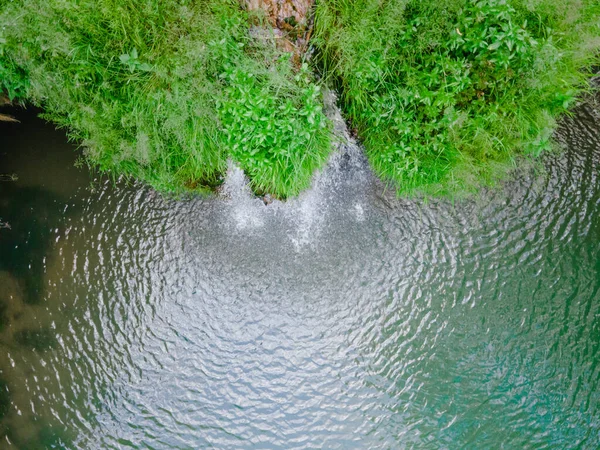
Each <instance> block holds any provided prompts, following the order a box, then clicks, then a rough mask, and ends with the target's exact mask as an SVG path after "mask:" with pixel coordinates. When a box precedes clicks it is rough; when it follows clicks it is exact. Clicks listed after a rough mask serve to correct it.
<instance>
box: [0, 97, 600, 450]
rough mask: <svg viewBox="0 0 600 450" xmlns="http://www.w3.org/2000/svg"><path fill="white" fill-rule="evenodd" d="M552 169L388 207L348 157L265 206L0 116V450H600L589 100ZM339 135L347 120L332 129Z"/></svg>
mask: <svg viewBox="0 0 600 450" xmlns="http://www.w3.org/2000/svg"><path fill="white" fill-rule="evenodd" d="M599 103H600V101H599V99H598V98H596V99H590V100H588V101H587V102H586V103H584V104H582V105H580V106H578V107H577V108H576V110H575V114H574V116H573V118H567V119H565V120H564V121H563V123H562V125H561V128H560V130H559V131H558V133H557V140H558V141H559V142H561V143H562V144H563V146H564V147H565V150H564V152H562V153H560V154H549V155H547V156H546V157H545V159H544V164H543V166H544V169H543V170H542V169H541V168H538V170H536V171H533V170H521V171H519V172H518V173H515V175H514V176H513V178H512V179H511V180H509V181H507V182H506V183H505V184H504V185H503V186H501V187H499V188H498V189H495V190H493V191H485V192H482V193H480V194H479V195H477V196H476V197H474V198H471V199H468V200H463V201H459V202H454V203H452V202H450V201H446V200H430V201H429V202H422V201H418V200H414V201H413V200H406V199H397V198H396V197H395V194H394V193H393V192H391V191H390V190H386V189H385V188H384V187H383V186H382V185H381V183H379V182H378V181H376V180H375V179H374V177H372V176H371V174H370V172H369V170H368V167H367V165H366V164H365V161H364V159H363V157H362V155H361V153H360V150H359V149H358V147H357V146H356V145H353V144H352V143H351V142H350V143H343V142H342V144H340V145H339V148H338V153H337V154H336V156H335V157H334V158H333V159H332V161H331V163H330V166H329V167H328V168H327V169H326V170H325V172H324V173H323V174H321V175H319V176H317V178H316V180H315V185H314V187H313V188H312V189H311V190H310V191H309V192H306V193H305V194H303V196H301V198H300V199H297V200H294V201H292V202H290V203H289V204H285V205H284V204H280V203H278V202H275V203H272V204H270V205H268V206H265V205H264V204H263V202H262V201H261V200H259V199H255V198H252V197H251V196H250V195H249V194H248V193H247V191H246V189H245V187H244V178H243V174H241V173H240V172H239V171H237V170H236V169H235V167H232V168H231V170H230V173H229V176H228V179H227V183H226V185H225V187H224V188H223V190H222V195H221V196H220V197H218V198H211V199H203V198H196V199H184V200H175V199H165V198H162V197H161V196H160V195H158V194H156V193H154V192H153V191H152V190H151V189H148V188H146V187H141V186H138V185H126V184H125V183H122V182H118V183H116V184H115V183H113V182H111V181H108V180H106V179H104V178H101V177H96V176H92V175H90V173H89V171H88V170H87V169H86V168H77V167H75V166H74V165H73V163H74V161H75V159H76V156H77V151H76V147H75V146H73V145H71V144H68V143H67V141H66V139H65V136H64V133H62V132H60V131H55V130H54V128H53V127H52V126H51V125H48V124H45V123H44V122H43V121H41V120H40V119H37V118H36V117H35V113H34V112H32V111H16V112H15V113H16V114H17V116H18V117H19V119H20V120H21V123H20V124H6V123H3V124H0V136H1V144H0V173H2V174H11V173H15V174H17V175H18V180H17V181H0V222H7V223H8V225H9V226H10V229H9V228H1V229H0V418H1V419H0V437H1V441H0V442H1V443H0V448H7V449H12V448H15V449H27V450H30V449H46V448H65V449H198V448H210V447H214V448H220V449H226V448H265V449H275V448H282V449H284V448H285V449H287V448H343V449H347V448H382V449H388V448H419V449H421V448H423V449H428V448H431V449H438V448H511V449H512V448H519V449H521V448H535V449H540V448H590V449H592V448H598V447H600V387H599V381H600V180H599V179H598V175H599V174H600V107H599ZM337 129H338V132H339V134H340V136H341V137H340V139H341V140H342V141H343V140H344V132H343V126H342V125H341V124H340V123H339V122H338V128H337Z"/></svg>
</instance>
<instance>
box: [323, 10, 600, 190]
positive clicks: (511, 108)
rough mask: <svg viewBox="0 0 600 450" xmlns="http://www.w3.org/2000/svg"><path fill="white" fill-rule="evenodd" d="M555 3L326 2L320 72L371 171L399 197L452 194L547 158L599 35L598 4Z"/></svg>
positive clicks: (594, 55)
mask: <svg viewBox="0 0 600 450" xmlns="http://www.w3.org/2000/svg"><path fill="white" fill-rule="evenodd" d="M557 3H559V2H555V1H553V0H539V1H535V2H534V1H531V2H525V1H523V2H522V1H517V0H515V1H507V0H482V1H468V0H436V1H432V0H424V1H416V0H415V1H402V0H395V1H394V0H392V1H390V2H386V3H381V2H378V1H375V0H360V1H356V2H346V1H343V0H323V1H321V2H320V3H319V5H318V7H317V11H316V26H317V27H316V33H315V34H316V41H315V42H316V45H317V46H318V49H319V51H320V60H319V64H320V67H321V70H322V71H323V74H324V76H325V77H327V78H329V79H330V80H333V82H335V83H336V84H337V86H338V88H339V89H340V90H341V91H342V105H343V109H344V111H345V112H346V114H347V115H348V117H349V119H350V120H351V122H352V124H353V126H354V127H355V128H356V130H357V132H358V134H359V136H360V137H361V138H362V139H363V141H364V144H365V148H366V151H367V155H368V157H369V160H370V162H371V164H372V166H373V168H374V169H375V171H376V172H377V173H378V174H379V175H380V176H382V177H383V178H384V179H387V180H389V181H391V182H393V183H394V184H395V185H396V186H398V188H399V190H400V191H401V192H415V191H416V190H419V191H426V192H435V193H439V192H452V191H456V190H462V189H465V188H468V187H474V186H477V185H479V184H481V182H485V181H491V180H493V178H494V175H495V171H496V169H497V168H498V165H499V164H504V165H506V163H511V162H513V161H514V157H515V156H517V155H525V154H538V153H539V152H540V151H541V150H543V149H545V148H547V147H548V140H549V136H550V135H551V130H552V127H553V126H554V121H553V119H554V118H555V117H557V116H558V115H559V114H561V113H563V112H565V111H566V110H567V108H568V107H569V105H570V104H571V103H572V101H573V100H574V98H575V97H576V95H577V94H578V93H580V92H581V90H582V89H585V87H586V78H587V77H589V73H588V72H586V71H585V70H583V71H582V70H580V69H581V68H582V67H585V66H587V67H589V66H590V65H591V62H592V61H593V60H594V58H597V49H598V48H599V45H598V44H599V42H598V37H599V36H600V29H599V28H598V20H597V17H599V16H598V13H599V12H600V6H599V5H598V3H597V2H595V1H593V0H583V1H575V0H572V1H571V0H568V1H566V2H562V1H561V2H560V4H561V5H562V6H561V7H559V8H554V9H553V7H554V6H555V5H556V4H557ZM596 60H597V59H596ZM509 165H510V164H509Z"/></svg>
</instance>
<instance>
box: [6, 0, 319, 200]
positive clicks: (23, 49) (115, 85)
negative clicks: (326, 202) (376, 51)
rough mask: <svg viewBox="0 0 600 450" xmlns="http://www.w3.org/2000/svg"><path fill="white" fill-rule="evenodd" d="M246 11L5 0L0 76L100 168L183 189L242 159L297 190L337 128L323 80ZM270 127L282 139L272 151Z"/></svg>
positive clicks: (163, 1) (270, 186) (168, 3)
mask: <svg viewBox="0 0 600 450" xmlns="http://www.w3.org/2000/svg"><path fill="white" fill-rule="evenodd" d="M248 23H249V21H248V18H247V16H246V13H245V12H244V11H242V10H241V9H240V8H239V4H238V3H237V2H234V1H231V0H181V1H175V0H135V1H134V0H118V1H117V0H81V1H75V0H18V1H14V2H13V1H11V2H8V1H6V0H4V1H2V0H0V24H2V28H1V29H0V83H1V87H2V89H3V90H5V91H6V92H8V94H9V96H10V97H13V98H14V97H17V98H20V99H23V100H26V101H28V102H31V103H33V104H35V105H38V106H42V107H43V108H44V110H45V117H46V118H47V119H49V120H51V121H53V122H55V123H57V124H58V125H60V126H63V127H65V128H67V130H68V132H69V135H70V137H71V138H72V139H74V140H76V141H77V142H80V143H82V146H83V147H84V148H85V154H86V156H87V159H88V161H89V162H90V163H91V164H92V165H93V166H95V167H98V168H99V169H100V170H101V171H107V172H110V173H112V174H115V175H121V174H124V175H127V176H131V177H135V178H137V179H141V180H143V181H145V182H147V183H150V184H151V185H152V186H154V187H156V188H157V189H159V190H161V191H166V192H182V191H186V190H190V189H191V190H202V189H204V188H212V187H214V186H215V185H217V184H219V183H220V181H221V179H222V175H223V173H224V171H225V169H226V166H227V159H228V158H233V159H235V160H237V161H238V162H239V163H240V164H241V165H242V167H243V168H244V169H246V171H247V173H248V174H249V175H250V177H251V179H252V183H253V186H255V187H256V188H257V189H261V190H265V191H269V192H271V193H272V194H275V195H277V196H279V197H286V196H288V195H293V194H295V193H297V192H298V190H299V189H300V188H301V187H305V186H306V185H307V184H308V183H309V180H310V176H311V174H312V171H313V170H314V169H315V168H316V167H318V166H320V165H321V164H322V163H323V161H324V160H325V157H326V155H327V153H328V152H329V133H328V131H327V126H326V120H325V117H324V115H323V113H322V112H321V111H320V110H319V109H318V105H319V102H320V94H319V92H318V90H317V87H316V85H315V83H314V81H312V80H311V79H310V77H309V76H308V74H307V73H306V71H303V72H302V73H301V74H298V75H297V74H295V73H294V72H293V70H292V69H291V67H287V68H285V69H284V68H283V67H284V66H285V64H279V65H278V66H277V67H275V65H274V61H280V60H281V59H282V58H283V56H282V54H281V53H280V52H278V51H277V50H276V48H275V46H274V45H272V44H270V43H269V42H268V41H266V40H263V41H260V42H259V41H256V42H255V41H252V40H251V39H250V36H249V25H248ZM264 102H266V103H268V105H269V106H268V107H265V106H257V105H262V104H263V103H264ZM251 105H253V106H251ZM284 107H285V108H284ZM270 108H271V109H270ZM272 108H275V110H273V109H272ZM238 113H243V114H250V115H251V118H252V124H249V123H247V122H246V123H241V122H239V121H236V119H235V117H236V115H237V114H238ZM308 118H310V120H314V121H315V124H317V126H316V125H315V124H313V123H310V122H309V121H308ZM290 125H293V128H294V132H293V133H292V134H291V135H290V132H289V126H290ZM267 140H271V141H275V142H278V143H281V145H280V146H279V147H277V148H274V149H273V150H272V151H266V152H265V151H264V149H265V148H266V146H267V145H268V144H267ZM258 142H263V145H262V147H260V148H258V147H257V148H255V147H253V145H254V144H256V143H258ZM257 149H258V150H257ZM259 155H260V157H259Z"/></svg>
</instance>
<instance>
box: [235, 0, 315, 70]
mask: <svg viewBox="0 0 600 450" xmlns="http://www.w3.org/2000/svg"><path fill="white" fill-rule="evenodd" d="M244 4H245V6H246V9H247V10H248V11H260V10H262V11H264V13H265V15H266V18H267V20H268V22H269V24H270V25H271V27H272V28H273V31H274V33H275V38H276V43H277V46H278V47H279V48H280V49H281V50H283V51H286V52H289V53H293V57H292V61H293V62H294V65H296V66H299V65H300V62H301V60H302V55H303V54H304V53H305V52H306V49H307V46H308V40H309V39H310V35H311V31H312V23H311V20H310V10H311V8H312V5H313V0H244Z"/></svg>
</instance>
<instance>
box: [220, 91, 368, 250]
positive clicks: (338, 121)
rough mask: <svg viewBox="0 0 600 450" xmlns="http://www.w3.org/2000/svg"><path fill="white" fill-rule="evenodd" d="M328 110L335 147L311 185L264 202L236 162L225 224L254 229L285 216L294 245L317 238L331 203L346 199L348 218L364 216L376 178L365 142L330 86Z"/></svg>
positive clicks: (228, 183)
mask: <svg viewBox="0 0 600 450" xmlns="http://www.w3.org/2000/svg"><path fill="white" fill-rule="evenodd" d="M324 101H325V102H324V103H325V111H326V114H327V116H328V117H329V119H330V120H331V122H332V124H333V134H334V149H333V151H332V153H331V156H330V158H329V161H328V162H327V164H326V165H325V167H324V168H323V169H322V170H320V171H318V172H317V173H316V174H315V176H314V178H313V181H312V183H311V187H310V188H309V189H308V190H306V191H305V192H303V193H302V194H300V195H299V196H298V197H297V198H294V199H291V200H288V201H286V202H282V201H279V200H273V201H264V200H263V199H261V198H258V197H256V196H255V195H254V194H253V193H252V191H251V189H250V188H249V180H248V178H247V177H246V176H245V174H244V172H243V170H242V169H241V168H240V167H239V166H237V165H236V164H235V163H234V162H233V161H230V162H229V169H228V171H227V175H226V178H225V183H224V185H223V188H222V190H221V196H222V198H223V200H224V202H225V203H226V205H227V208H226V211H227V215H228V218H227V220H226V223H228V224H229V225H230V226H233V227H235V229H236V231H238V232H246V233H253V232H256V231H257V230H264V229H265V228H266V226H267V225H272V222H273V221H275V220H285V221H286V222H287V223H286V224H285V225H286V227H287V229H288V230H289V232H288V234H287V236H288V238H289V239H290V241H291V243H292V244H293V246H294V248H295V249H296V250H300V249H301V248H303V247H306V246H310V245H312V243H314V242H315V238H316V236H318V235H319V233H320V231H321V230H322V228H323V226H324V224H325V223H326V221H327V218H328V217H329V215H330V213H331V212H332V208H331V206H330V205H334V204H335V205H340V204H346V203H349V204H348V207H347V208H346V209H345V211H346V212H347V214H348V217H349V219H351V220H355V221H357V222H362V221H364V220H365V214H366V205H365V202H364V199H363V198H362V197H364V191H365V189H366V188H365V186H367V184H368V183H367V181H368V180H369V179H370V178H371V177H372V176H371V172H370V169H369V166H368V163H367V160H366V158H365V156H364V154H363V151H362V149H361V147H360V146H359V145H358V144H357V142H356V141H355V140H354V139H353V138H352V137H351V136H350V133H349V131H348V127H347V126H346V123H345V121H344V119H343V118H342V115H341V112H340V110H339V108H338V107H337V105H336V101H337V98H336V96H335V94H334V93H333V92H331V91H326V92H325V93H324Z"/></svg>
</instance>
